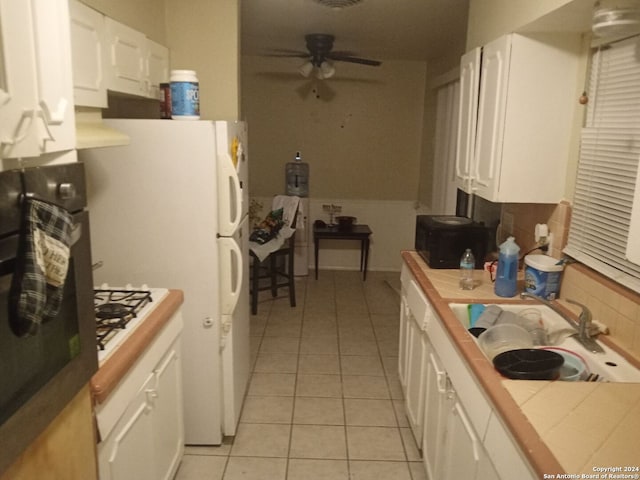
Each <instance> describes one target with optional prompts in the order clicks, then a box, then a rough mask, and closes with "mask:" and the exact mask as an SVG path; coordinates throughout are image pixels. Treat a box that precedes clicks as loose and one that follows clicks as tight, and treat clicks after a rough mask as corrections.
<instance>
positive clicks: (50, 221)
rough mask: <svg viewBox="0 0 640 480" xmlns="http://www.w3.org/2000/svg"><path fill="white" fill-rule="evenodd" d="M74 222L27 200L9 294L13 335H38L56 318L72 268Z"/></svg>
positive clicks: (60, 211) (61, 210)
mask: <svg viewBox="0 0 640 480" xmlns="http://www.w3.org/2000/svg"><path fill="white" fill-rule="evenodd" d="M71 226H72V218H71V215H70V214H69V212H67V211H66V210H65V209H64V208H61V207H59V206H57V205H54V204H52V203H48V202H43V201H40V200H35V199H32V198H28V197H25V198H24V199H23V202H22V219H21V228H20V239H19V244H18V253H17V256H16V266H15V270H14V274H13V280H12V283H11V290H10V293H9V323H10V326H11V329H12V330H13V333H15V334H16V335H18V336H20V337H23V336H26V335H35V334H36V333H37V331H38V329H39V328H40V324H41V323H43V322H46V321H48V320H51V319H52V318H54V317H55V316H56V315H57V314H58V311H59V309H60V304H61V302H62V290H63V287H64V282H65V280H66V277H67V270H68V268H69V254H70V234H71Z"/></svg>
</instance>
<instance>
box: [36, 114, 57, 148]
mask: <svg viewBox="0 0 640 480" xmlns="http://www.w3.org/2000/svg"><path fill="white" fill-rule="evenodd" d="M46 116H47V114H46V113H45V112H44V111H43V110H40V111H39V112H38V117H40V118H41V119H42V126H43V127H44V130H45V132H46V134H47V135H46V136H43V137H42V150H44V148H45V144H46V143H47V142H55V141H56V138H55V137H54V136H53V133H51V129H50V128H49V123H48V122H47V119H46ZM53 125H55V124H53Z"/></svg>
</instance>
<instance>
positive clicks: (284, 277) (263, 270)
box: [249, 195, 300, 315]
mask: <svg viewBox="0 0 640 480" xmlns="http://www.w3.org/2000/svg"><path fill="white" fill-rule="evenodd" d="M287 199H292V200H290V201H293V202H295V210H293V211H294V212H295V213H294V214H293V215H291V217H292V218H285V224H287V226H289V227H291V229H293V231H292V233H291V235H290V236H289V237H288V238H286V239H284V243H283V244H282V245H281V246H279V247H278V248H276V249H274V250H272V251H271V252H270V253H269V254H268V256H267V257H266V258H263V259H262V260H260V258H259V256H258V255H256V253H255V252H254V251H253V249H252V248H251V242H250V244H249V245H250V248H249V253H250V256H251V259H252V265H251V289H250V291H251V313H252V314H253V315H255V314H257V313H258V296H259V294H260V292H261V291H264V290H271V295H272V296H273V297H274V298H275V297H277V296H278V289H279V288H285V287H286V288H288V289H289V304H290V305H291V306H292V307H295V306H296V289H295V278H294V274H293V265H294V246H295V227H296V218H297V214H298V204H299V200H300V199H299V198H298V197H287V196H285V195H279V196H276V197H275V198H274V202H273V205H272V208H273V209H274V210H275V209H277V208H279V207H278V204H279V202H282V201H283V200H284V201H285V202H286V201H289V200H287ZM274 240H275V239H274ZM274 240H270V241H269V242H267V243H266V244H264V247H267V246H268V244H269V243H270V242H273V241H274ZM264 279H268V282H262V283H261V282H260V281H261V280H264Z"/></svg>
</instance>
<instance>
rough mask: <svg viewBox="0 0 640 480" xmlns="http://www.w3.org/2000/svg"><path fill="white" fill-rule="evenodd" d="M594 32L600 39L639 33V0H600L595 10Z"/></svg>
mask: <svg viewBox="0 0 640 480" xmlns="http://www.w3.org/2000/svg"><path fill="white" fill-rule="evenodd" d="M592 31H593V33H594V34H595V35H596V36H598V37H614V36H625V35H634V34H637V33H639V32H640V4H639V3H638V1H637V0H598V1H597V2H596V3H595V5H594V8H593V25H592Z"/></svg>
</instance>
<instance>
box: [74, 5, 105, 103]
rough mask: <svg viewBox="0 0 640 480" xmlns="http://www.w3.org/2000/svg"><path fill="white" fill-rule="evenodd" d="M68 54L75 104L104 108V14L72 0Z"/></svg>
mask: <svg viewBox="0 0 640 480" xmlns="http://www.w3.org/2000/svg"><path fill="white" fill-rule="evenodd" d="M69 10H70V13H71V47H72V48H71V50H72V51H71V56H72V59H73V95H74V99H75V103H76V105H81V106H85V107H97V108H107V106H108V104H107V84H106V79H105V65H106V53H107V49H106V32H105V26H104V16H103V15H102V14H101V13H100V12H97V11H95V10H93V9H92V8H89V7H88V6H86V5H85V4H83V3H81V2H79V1H77V0H71V1H70V2H69Z"/></svg>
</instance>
